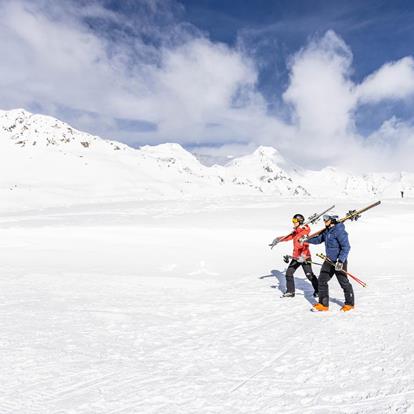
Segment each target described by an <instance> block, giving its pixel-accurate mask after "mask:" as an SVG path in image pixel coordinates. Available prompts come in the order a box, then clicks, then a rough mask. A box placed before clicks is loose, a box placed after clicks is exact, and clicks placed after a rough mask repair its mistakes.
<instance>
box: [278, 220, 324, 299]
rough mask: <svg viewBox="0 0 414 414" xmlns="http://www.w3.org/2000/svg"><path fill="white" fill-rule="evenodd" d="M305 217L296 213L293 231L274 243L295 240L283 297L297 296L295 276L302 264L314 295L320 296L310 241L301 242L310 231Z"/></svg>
mask: <svg viewBox="0 0 414 414" xmlns="http://www.w3.org/2000/svg"><path fill="white" fill-rule="evenodd" d="M304 221H305V217H303V215H302V214H295V215H294V216H293V218H292V223H293V226H294V229H293V232H292V233H290V234H289V235H288V236H285V237H278V238H277V239H275V241H274V243H275V244H277V243H280V242H284V241H288V240H293V254H292V260H291V262H290V263H289V267H288V268H287V270H286V292H285V293H284V294H283V295H282V297H283V298H293V297H295V279H294V277H293V275H294V273H295V272H296V270H297V269H298V268H299V267H300V266H302V268H303V271H304V272H305V275H306V277H307V279H308V280H309V281H310V282H311V283H312V286H313V289H314V293H313V296H314V297H317V296H318V279H317V278H316V276H315V275H314V273H313V271H312V266H311V264H310V263H309V262H308V261H310V260H311V254H310V250H309V244H308V243H301V242H300V241H299V240H300V239H301V238H302V237H303V236H306V235H308V234H309V233H310V228H309V226H308V225H307V224H306V225H304V226H302V224H303V223H304Z"/></svg>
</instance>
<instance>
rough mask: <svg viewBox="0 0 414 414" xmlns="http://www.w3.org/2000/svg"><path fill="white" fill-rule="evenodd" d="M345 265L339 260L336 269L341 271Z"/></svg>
mask: <svg viewBox="0 0 414 414" xmlns="http://www.w3.org/2000/svg"><path fill="white" fill-rule="evenodd" d="M343 267H344V264H343V263H342V262H341V261H340V260H338V261H337V262H336V263H335V270H336V271H339V272H340V271H341V270H343Z"/></svg>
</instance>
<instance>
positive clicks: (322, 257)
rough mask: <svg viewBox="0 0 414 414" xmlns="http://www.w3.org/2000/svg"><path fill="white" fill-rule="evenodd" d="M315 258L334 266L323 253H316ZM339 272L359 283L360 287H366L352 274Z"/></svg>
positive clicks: (344, 271)
mask: <svg viewBox="0 0 414 414" xmlns="http://www.w3.org/2000/svg"><path fill="white" fill-rule="evenodd" d="M316 256H318V257H319V258H320V259H322V260H324V261H326V262H328V263H329V264H330V265H332V266H335V263H334V262H333V261H332V260H331V259H330V258H329V257H328V256H326V255H325V254H323V253H316ZM340 272H342V273H345V274H346V275H347V276H349V277H351V278H352V279H354V280H355V282H357V283H359V284H360V285H361V286H362V287H367V284H366V283H365V282H363V281H362V280H361V279H358V278H357V277H356V276H354V275H353V274H351V273H349V272H347V271H346V270H343V269H342V270H340Z"/></svg>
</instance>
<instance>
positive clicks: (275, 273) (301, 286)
mask: <svg viewBox="0 0 414 414" xmlns="http://www.w3.org/2000/svg"><path fill="white" fill-rule="evenodd" d="M286 270H287V269H285V270H284V271H283V272H281V271H280V270H276V269H273V270H271V271H270V274H269V275H265V276H260V277H259V279H265V278H267V277H275V278H276V279H277V280H278V282H279V283H278V284H277V285H271V286H270V287H271V288H273V289H279V290H280V292H281V293H285V292H286V276H285V274H286ZM294 279H295V288H296V295H298V292H297V291H298V290H301V291H302V292H303V293H302V294H303V296H304V297H305V299H306V300H307V301H308V302H309V303H310V304H311V305H313V304H314V303H315V302H316V301H315V298H314V297H313V287H312V285H311V283H310V282H309V281H308V279H305V280H304V279H299V278H298V277H295V276H294ZM299 295H301V293H299Z"/></svg>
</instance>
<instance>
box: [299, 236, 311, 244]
mask: <svg viewBox="0 0 414 414" xmlns="http://www.w3.org/2000/svg"><path fill="white" fill-rule="evenodd" d="M307 240H309V237H308V236H306V235H304V236H302V237H301V238H300V239H299V240H298V241H299V243H300V244H303V243H305V242H306V241H307Z"/></svg>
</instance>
